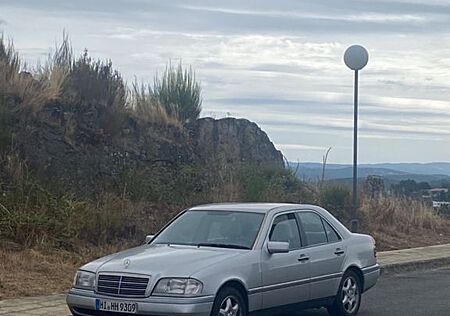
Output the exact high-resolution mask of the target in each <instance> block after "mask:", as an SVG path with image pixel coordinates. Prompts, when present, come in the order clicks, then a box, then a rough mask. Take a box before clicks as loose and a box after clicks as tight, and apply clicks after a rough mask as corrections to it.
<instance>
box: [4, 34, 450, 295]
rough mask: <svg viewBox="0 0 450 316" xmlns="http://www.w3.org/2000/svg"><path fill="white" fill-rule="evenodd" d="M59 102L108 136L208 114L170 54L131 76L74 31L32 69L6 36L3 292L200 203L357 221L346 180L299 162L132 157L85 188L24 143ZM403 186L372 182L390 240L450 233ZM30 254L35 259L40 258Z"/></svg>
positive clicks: (369, 227) (192, 80) (135, 238)
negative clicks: (40, 168)
mask: <svg viewBox="0 0 450 316" xmlns="http://www.w3.org/2000/svg"><path fill="white" fill-rule="evenodd" d="M49 104H58V106H59V108H63V109H64V108H66V109H67V108H70V109H71V110H72V111H73V112H74V113H77V112H83V113H88V114H90V113H91V112H92V113H94V112H95V111H93V109H97V108H102V109H103V112H102V113H103V114H104V116H102V117H99V118H98V124H99V125H100V126H101V131H102V133H104V134H105V135H107V137H106V136H105V137H106V138H107V139H112V138H114V137H115V135H116V134H117V133H118V130H119V126H121V124H122V122H124V121H127V120H130V119H133V120H137V121H140V122H144V124H146V123H148V124H152V125H154V126H157V127H158V128H159V129H161V130H166V129H171V130H172V129H174V130H177V131H178V132H179V133H181V134H182V133H188V130H187V127H186V126H187V125H189V124H190V123H192V122H193V121H195V120H197V119H198V118H199V116H200V112H201V106H202V90H201V85H200V83H199V82H198V81H197V80H196V77H195V73H194V72H193V70H192V69H191V68H185V67H184V66H183V65H182V64H179V65H176V66H173V65H171V64H168V66H167V67H166V69H165V71H164V72H163V74H162V75H161V76H156V77H155V80H154V82H153V83H151V84H148V83H139V82H134V83H132V84H127V83H126V82H125V81H124V79H123V77H122V76H121V74H120V73H119V72H118V71H117V70H116V69H115V68H114V67H113V65H112V63H111V61H99V60H95V59H93V58H92V57H90V56H89V54H88V52H87V51H85V52H84V53H83V54H82V55H81V56H78V57H77V56H75V54H74V53H73V51H72V48H71V45H70V42H69V40H68V38H67V36H65V37H64V40H63V42H62V44H61V45H60V46H58V47H57V48H56V50H55V52H54V54H53V55H52V56H49V59H48V61H47V62H46V63H45V64H44V65H41V66H36V68H33V69H31V68H28V67H26V65H25V64H24V63H23V62H22V61H21V59H20V57H19V55H18V53H17V51H16V50H15V49H14V46H13V43H12V42H10V41H7V40H6V39H4V38H1V39H0V299H2V298H6V297H12V296H16V295H17V296H23V295H36V294H45V293H51V292H59V291H61V290H63V289H66V288H67V287H68V286H69V285H70V281H71V278H72V273H73V272H74V270H75V269H76V268H77V266H79V265H80V264H81V263H82V262H85V261H88V260H90V259H92V258H95V257H98V256H101V255H103V254H106V253H110V252H114V251H116V250H119V249H123V248H126V247H130V246H132V245H138V244H139V243H141V242H142V240H143V238H144V236H145V235H146V234H149V233H154V232H156V231H157V230H158V229H159V228H160V227H162V226H163V225H164V223H166V222H167V221H168V220H169V219H170V218H172V217H173V216H174V215H175V214H177V212H179V211H180V210H182V209H183V208H185V207H189V206H192V205H195V204H199V203H208V202H223V201H246V202H250V201H251V202H256V201H264V202H268V201H271V202H292V203H312V204H319V205H322V206H323V207H325V208H327V209H328V210H330V211H331V212H332V213H333V214H334V215H335V216H337V217H338V218H339V219H340V220H342V221H343V222H344V223H347V224H348V223H349V220H350V217H349V216H350V215H349V210H350V209H351V196H350V190H349V188H348V187H347V186H346V185H339V184H332V183H326V182H325V183H323V182H320V183H306V182H303V181H301V180H300V179H298V178H297V177H296V176H295V175H294V173H293V171H292V170H291V169H289V168H282V167H273V166H264V165H257V164H251V163H248V164H246V165H239V166H235V168H233V169H230V170H228V169H227V170H228V171H227V172H217V173H215V174H213V175H214V176H211V173H212V171H211V169H214V166H212V167H211V166H210V168H209V169H208V168H207V166H202V165H199V164H195V163H191V164H190V163H183V164H179V165H176V166H173V167H171V166H172V165H170V164H169V167H164V168H163V169H161V168H160V169H158V168H156V167H155V168H154V169H152V174H151V176H149V174H148V173H141V172H140V170H139V169H131V170H126V171H124V172H122V173H120V174H118V175H117V177H116V178H114V179H113V181H111V182H114V185H109V183H108V184H107V185H103V186H101V187H99V188H90V189H91V191H93V192H94V194H92V195H90V196H86V195H83V194H79V193H78V192H74V191H72V190H70V189H68V188H67V187H65V186H64V185H61V184H60V183H58V182H57V181H55V180H48V179H46V178H45V177H43V176H42V175H41V174H40V173H38V172H36V171H35V170H34V169H33V167H32V161H27V160H26V159H24V157H23V156H22V153H21V149H20V147H18V146H16V143H17V137H19V136H18V135H20V133H19V132H20V129H30V130H31V131H30V132H33V128H35V125H32V124H31V123H30V122H31V120H32V119H33V118H34V117H35V116H36V115H37V113H40V112H42V111H44V110H45V109H46V107H48V105H49ZM59 108H58V109H59ZM91 110H92V111H91ZM42 124H50V123H48V122H42ZM65 133H66V135H65V137H68V136H67V135H69V136H70V135H72V134H74V132H73V131H71V130H70V129H68V130H66V131H65ZM81 134H82V133H81ZM82 135H83V134H82ZM102 136H103V135H102ZM150 136H152V135H150ZM150 136H149V137H150ZM90 141H91V140H90ZM67 144H68V145H67V146H68V148H70V145H71V143H70V139H69V138H68V140H67ZM169 168H172V169H173V170H169ZM213 171H215V170H213ZM170 172H171V173H170ZM397 189H398V190H397V192H400V193H401V192H403V191H402V190H403V188H401V187H398V188H397ZM400 193H398V194H396V195H395V196H386V195H380V196H377V197H373V196H371V195H369V194H364V192H362V196H363V197H362V198H361V201H360V202H361V205H360V216H361V220H362V224H363V229H364V232H368V233H371V234H372V235H374V236H375V237H376V239H377V241H378V246H379V249H393V248H401V247H412V246H419V245H426V244H435V243H438V242H450V236H449V232H450V228H449V227H450V225H449V224H450V220H448V219H446V218H445V217H442V216H441V215H440V214H437V213H436V212H435V211H434V210H433V209H432V208H430V207H428V206H426V205H424V204H423V203H421V202H419V201H417V200H415V199H413V198H412V197H408V196H405V195H404V194H400ZM29 262H34V263H36V264H32V265H31V266H32V267H31V268H30V265H29V264H27V263H29ZM17 280H23V282H22V283H18V281H17ZM43 280H44V281H45V282H44V281H43Z"/></svg>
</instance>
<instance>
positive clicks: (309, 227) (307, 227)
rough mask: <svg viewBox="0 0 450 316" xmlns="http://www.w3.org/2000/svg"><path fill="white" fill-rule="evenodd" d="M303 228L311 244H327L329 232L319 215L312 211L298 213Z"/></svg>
mask: <svg viewBox="0 0 450 316" xmlns="http://www.w3.org/2000/svg"><path fill="white" fill-rule="evenodd" d="M298 216H299V218H300V221H301V223H302V228H303V230H304V233H305V235H306V239H307V241H308V245H309V246H313V245H319V244H325V243H327V242H328V238H327V234H326V232H325V229H324V227H323V224H322V219H321V217H320V216H319V215H317V214H315V213H312V212H300V213H298Z"/></svg>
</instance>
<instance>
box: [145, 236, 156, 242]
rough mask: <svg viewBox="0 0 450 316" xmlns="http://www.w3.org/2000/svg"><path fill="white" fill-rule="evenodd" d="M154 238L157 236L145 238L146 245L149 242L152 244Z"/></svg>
mask: <svg viewBox="0 0 450 316" xmlns="http://www.w3.org/2000/svg"><path fill="white" fill-rule="evenodd" d="M153 237H155V235H147V236H145V243H146V244H148V243H149V242H151V241H152V240H153Z"/></svg>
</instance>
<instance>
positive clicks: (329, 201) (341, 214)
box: [318, 184, 352, 221]
mask: <svg viewBox="0 0 450 316" xmlns="http://www.w3.org/2000/svg"><path fill="white" fill-rule="evenodd" d="M318 201H319V205H320V206H322V207H323V208H325V209H326V210H328V211H330V212H331V213H332V214H333V215H334V216H336V217H337V218H339V219H340V220H342V221H347V220H348V219H349V215H350V213H349V211H350V210H351V207H352V206H351V192H350V188H349V187H348V186H346V185H339V184H324V185H323V186H322V187H321V188H320V189H319V192H318Z"/></svg>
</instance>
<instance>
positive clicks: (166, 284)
mask: <svg viewBox="0 0 450 316" xmlns="http://www.w3.org/2000/svg"><path fill="white" fill-rule="evenodd" d="M202 289H203V284H202V282H200V281H198V280H196V279H181V278H167V279H161V280H159V282H158V284H157V285H156V287H155V289H154V290H153V294H154V295H173V296H177V295H180V296H195V295H198V294H200V293H201V292H202Z"/></svg>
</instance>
